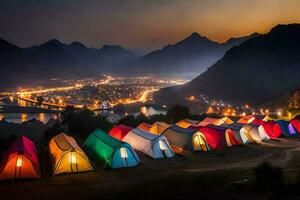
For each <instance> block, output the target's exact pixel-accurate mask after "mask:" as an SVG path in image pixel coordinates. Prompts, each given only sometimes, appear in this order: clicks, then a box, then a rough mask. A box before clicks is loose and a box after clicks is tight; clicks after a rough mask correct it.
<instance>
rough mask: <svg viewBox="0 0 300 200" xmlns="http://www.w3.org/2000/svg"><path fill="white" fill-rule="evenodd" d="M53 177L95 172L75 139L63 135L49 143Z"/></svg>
mask: <svg viewBox="0 0 300 200" xmlns="http://www.w3.org/2000/svg"><path fill="white" fill-rule="evenodd" d="M49 152H50V158H51V160H52V167H53V175H58V174H63V173H74V172H75V173H78V172H86V171H91V170H93V167H92V165H91V164H90V162H89V159H88V157H87V156H86V155H85V153H84V152H83V150H82V149H81V148H80V147H79V146H78V144H77V142H76V141H75V139H74V138H72V137H70V136H68V135H66V134H64V133H61V134H59V135H57V136H55V137H53V138H52V139H51V141H50V143H49Z"/></svg>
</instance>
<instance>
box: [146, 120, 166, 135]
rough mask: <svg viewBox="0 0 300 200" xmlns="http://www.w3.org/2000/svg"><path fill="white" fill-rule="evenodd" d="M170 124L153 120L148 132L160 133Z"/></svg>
mask: <svg viewBox="0 0 300 200" xmlns="http://www.w3.org/2000/svg"><path fill="white" fill-rule="evenodd" d="M170 126H171V125H170V124H167V123H165V122H155V123H154V124H153V125H152V126H151V128H150V130H149V132H150V133H152V134H156V135H161V134H162V133H163V132H164V131H165V130H166V129H168V128H169V127H170Z"/></svg>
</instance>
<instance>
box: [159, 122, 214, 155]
mask: <svg viewBox="0 0 300 200" xmlns="http://www.w3.org/2000/svg"><path fill="white" fill-rule="evenodd" d="M162 135H164V136H165V137H166V138H167V139H168V141H169V142H170V144H171V146H172V148H173V150H174V151H175V152H176V153H179V154H181V153H183V152H184V151H209V150H210V148H209V146H208V144H207V141H206V138H205V135H203V134H202V133H200V132H199V131H197V130H195V129H191V128H181V127H179V126H177V125H173V126H171V127H170V128H168V129H167V130H165V131H164V132H163V134H162Z"/></svg>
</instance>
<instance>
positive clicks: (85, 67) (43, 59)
mask: <svg viewBox="0 0 300 200" xmlns="http://www.w3.org/2000/svg"><path fill="white" fill-rule="evenodd" d="M257 35H258V34H256V33H255V34H252V35H250V36H246V37H241V38H232V39H229V40H228V41H227V42H225V43H222V44H221V43H217V42H214V41H211V40H209V39H208V38H206V37H204V36H201V35H199V34H198V33H192V34H191V35H190V36H189V37H187V38H185V39H183V40H182V41H179V42H178V43H176V44H173V45H167V46H165V47H163V48H162V49H161V50H155V51H153V52H150V53H149V54H146V55H144V56H138V55H136V54H135V53H132V52H131V51H130V50H128V49H125V48H123V47H121V46H118V45H114V46H112V45H104V46H103V47H102V48H99V49H97V48H88V47H86V46H85V45H84V44H82V43H80V42H73V43H71V44H64V43H62V42H60V41H59V40H57V39H52V40H49V41H48V42H46V43H43V44H41V45H35V46H32V47H29V48H20V47H17V46H16V45H13V44H11V43H9V42H7V41H5V40H2V39H0V87H1V88H7V87H10V88H13V87H17V86H20V85H22V86H30V85H37V84H46V83H47V82H48V81H49V79H51V78H57V77H59V78H68V77H77V78H79V77H90V76H94V75H97V74H103V73H110V74H118V75H130V76H132V75H141V74H157V73H159V74H160V75H178V76H183V74H184V73H193V74H199V73H201V72H203V71H204V70H205V69H206V68H207V67H208V66H210V65H211V64H213V63H215V62H216V61H217V60H218V59H220V58H221V57H222V56H223V55H224V54H225V52H226V51H227V50H228V49H230V48H231V47H233V46H236V45H239V44H241V43H243V42H244V41H246V40H247V39H249V38H252V37H256V36H257ZM1 88H0V89H1Z"/></svg>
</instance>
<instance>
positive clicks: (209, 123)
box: [0, 116, 300, 180]
mask: <svg viewBox="0 0 300 200" xmlns="http://www.w3.org/2000/svg"><path fill="white" fill-rule="evenodd" d="M299 133H300V120H297V119H294V120H292V121H291V122H288V121H283V120H278V121H264V120H262V119H258V118H256V117H255V116H246V117H243V118H241V119H239V120H238V121H237V122H234V121H233V120H232V119H230V118H228V117H224V118H205V119H204V120H202V121H195V120H189V119H185V120H181V121H179V122H178V123H176V124H174V125H170V124H167V123H164V122H155V123H154V124H147V123H142V124H140V125H139V126H138V127H137V128H131V127H128V126H125V125H117V126H115V127H114V128H112V129H111V130H110V131H109V133H105V132H104V131H101V130H99V129H98V130H95V131H94V132H92V133H91V134H90V135H89V136H88V138H87V139H86V141H85V143H84V144H83V146H82V147H80V146H79V145H78V143H77V142H76V140H75V139H74V138H73V137H71V136H68V135H66V134H65V133H61V134H58V135H56V136H55V137H53V138H52V139H51V140H50V143H49V155H50V160H51V163H52V172H53V175H59V174H65V173H79V172H87V171H92V170H94V167H95V166H97V167H99V166H101V167H103V168H111V169H115V168H124V167H134V166H136V165H138V164H139V163H140V159H139V157H138V155H137V153H136V151H139V152H141V153H144V154H145V155H147V156H149V157H151V158H153V159H162V158H171V157H173V156H174V155H175V153H176V154H181V155H182V154H184V153H185V152H194V151H204V152H205V151H210V150H221V149H224V148H226V147H231V146H236V145H240V144H247V143H251V142H256V143H260V142H262V141H265V140H269V139H276V138H278V137H280V136H282V135H285V136H296V135H298V134H299ZM19 178H22V179H27V178H41V169H40V164H39V159H38V154H37V149H36V146H35V144H34V143H33V142H32V141H31V140H29V139H28V138H26V137H25V136H21V137H19V138H18V139H17V140H15V141H14V142H13V143H12V144H11V145H10V147H9V149H8V150H7V151H6V152H5V153H4V155H3V159H2V162H1V164H0V180H5V179H19Z"/></svg>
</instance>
